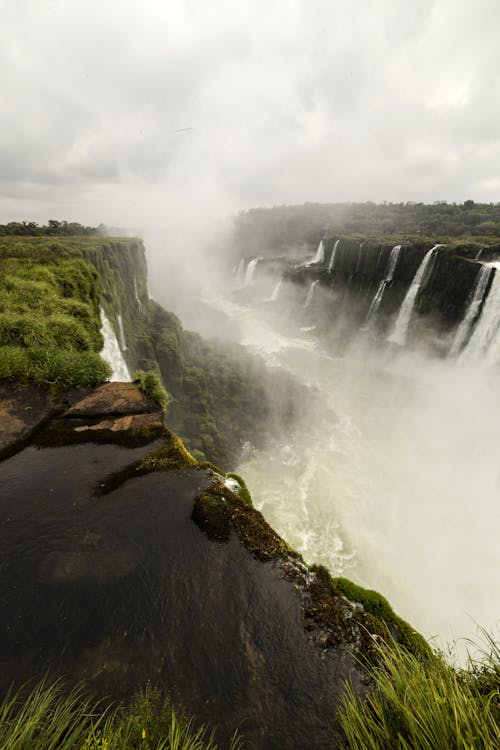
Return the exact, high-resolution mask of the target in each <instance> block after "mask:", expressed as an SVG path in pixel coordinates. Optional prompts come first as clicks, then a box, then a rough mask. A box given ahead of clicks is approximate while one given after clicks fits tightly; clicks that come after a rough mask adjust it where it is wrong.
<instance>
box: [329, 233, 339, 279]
mask: <svg viewBox="0 0 500 750" xmlns="http://www.w3.org/2000/svg"><path fill="white" fill-rule="evenodd" d="M339 243H340V240H336V242H335V245H334V246H333V250H332V254H331V255H330V262H329V264H328V273H331V272H332V271H333V270H334V269H335V257H336V255H337V248H338V246H339Z"/></svg>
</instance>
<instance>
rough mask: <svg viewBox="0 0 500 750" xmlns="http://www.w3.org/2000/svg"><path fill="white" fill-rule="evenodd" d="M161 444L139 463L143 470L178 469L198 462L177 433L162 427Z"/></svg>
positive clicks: (189, 466)
mask: <svg viewBox="0 0 500 750" xmlns="http://www.w3.org/2000/svg"><path fill="white" fill-rule="evenodd" d="M162 437H163V438H164V443H163V445H162V446H161V447H160V448H158V449H157V450H155V451H153V452H152V453H150V454H149V456H147V457H146V458H145V459H144V460H143V461H141V463H140V464H139V469H140V470H143V471H146V472H147V471H180V470H182V469H189V468H192V467H193V466H196V465H197V464H198V462H197V460H196V459H195V458H194V457H193V456H192V455H191V454H190V453H189V451H188V450H187V449H186V447H185V445H184V443H183V442H182V440H181V439H180V437H179V436H178V435H175V434H174V433H173V432H170V430H167V429H166V428H163V432H162Z"/></svg>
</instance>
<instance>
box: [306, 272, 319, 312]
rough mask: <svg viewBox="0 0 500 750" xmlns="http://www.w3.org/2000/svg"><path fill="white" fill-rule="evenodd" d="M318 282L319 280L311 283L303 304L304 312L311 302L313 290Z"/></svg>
mask: <svg viewBox="0 0 500 750" xmlns="http://www.w3.org/2000/svg"><path fill="white" fill-rule="evenodd" d="M318 281H319V279H316V281H312V282H311V286H310V287H309V291H308V292H307V297H306V301H305V302H304V310H305V309H307V308H308V307H309V305H310V304H311V302H312V298H313V295H314V288H315V286H316V284H317V283H318Z"/></svg>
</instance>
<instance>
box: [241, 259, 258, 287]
mask: <svg viewBox="0 0 500 750" xmlns="http://www.w3.org/2000/svg"><path fill="white" fill-rule="evenodd" d="M259 260H262V258H253V260H251V261H250V262H249V264H248V266H247V270H246V273H245V284H244V286H252V284H253V277H254V275H255V269H256V268H257V263H258V262H259Z"/></svg>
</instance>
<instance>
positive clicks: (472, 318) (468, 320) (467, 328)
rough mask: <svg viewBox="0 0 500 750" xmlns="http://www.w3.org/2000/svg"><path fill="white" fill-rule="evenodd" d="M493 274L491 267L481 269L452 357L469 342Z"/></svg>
mask: <svg viewBox="0 0 500 750" xmlns="http://www.w3.org/2000/svg"><path fill="white" fill-rule="evenodd" d="M492 273H493V268H492V267H491V266H486V265H484V266H481V268H480V269H479V272H478V274H477V279H476V282H475V285H474V291H473V293H472V297H471V301H470V303H469V305H468V307H467V310H466V312H465V315H464V318H463V320H462V322H461V323H460V325H459V327H458V329H457V332H456V334H455V338H454V339H453V343H452V345H451V348H450V357H456V356H457V355H458V354H459V353H460V352H461V350H462V349H463V347H464V345H465V344H466V343H467V341H468V340H469V337H470V333H471V331H472V327H473V325H474V323H475V322H476V320H477V318H478V316H479V313H480V311H481V306H482V304H483V301H484V295H485V294H486V289H487V287H488V282H489V280H490V276H491V274H492Z"/></svg>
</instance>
